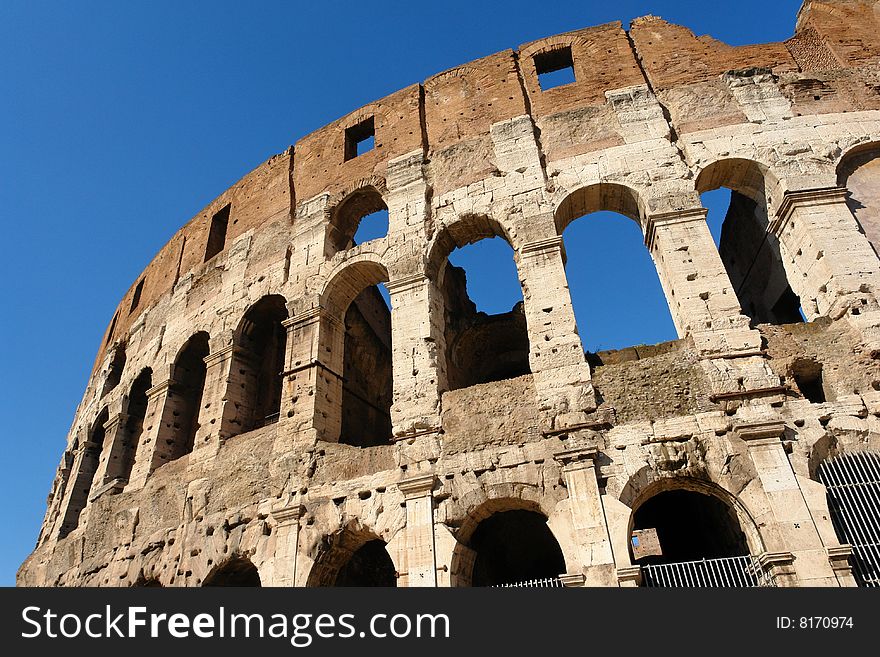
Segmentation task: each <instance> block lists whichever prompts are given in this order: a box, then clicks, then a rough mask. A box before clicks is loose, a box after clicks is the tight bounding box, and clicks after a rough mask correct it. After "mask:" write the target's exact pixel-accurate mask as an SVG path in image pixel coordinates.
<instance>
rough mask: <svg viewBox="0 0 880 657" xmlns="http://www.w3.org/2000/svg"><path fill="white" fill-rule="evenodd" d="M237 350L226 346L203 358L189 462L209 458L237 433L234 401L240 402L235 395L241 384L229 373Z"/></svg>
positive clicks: (204, 460)
mask: <svg viewBox="0 0 880 657" xmlns="http://www.w3.org/2000/svg"><path fill="white" fill-rule="evenodd" d="M236 353H237V349H236V347H234V346H232V345H229V346H226V347H223V348H221V349H218V350H217V351H215V352H213V353H210V354H208V355H207V356H205V358H204V361H205V386H204V388H203V389H202V401H201V404H200V407H199V409H198V414H199V419H198V423H199V428H198V431H196V435H195V440H194V442H193V451H192V456H191V457H190V463H195V462H207V461H210V460H211V459H213V458H214V457H215V456H216V455H217V452H218V450H219V449H220V447H221V446H222V445H223V443H224V442H225V441H226V439H227V438H229V437H230V436H232V435H235V434H236V433H238V431H236V425H235V422H236V420H237V419H238V412H237V410H236V403H235V402H237V401H239V400H238V399H237V397H236V395H238V394H240V393H239V392H238V391H239V389H240V386H236V385H234V377H233V376H231V374H232V366H233V363H234V362H235V355H236Z"/></svg>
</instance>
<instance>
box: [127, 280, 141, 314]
mask: <svg viewBox="0 0 880 657" xmlns="http://www.w3.org/2000/svg"><path fill="white" fill-rule="evenodd" d="M143 291H144V279H143V278H142V279H141V280H139V281H138V284H137V287H135V288H134V294H133V295H132V297H131V307H130V308H129V309H128V313H129V314H131V313H133V312H134V311H135V310H136V309H137V307H138V306H139V305H140V303H141V294H143Z"/></svg>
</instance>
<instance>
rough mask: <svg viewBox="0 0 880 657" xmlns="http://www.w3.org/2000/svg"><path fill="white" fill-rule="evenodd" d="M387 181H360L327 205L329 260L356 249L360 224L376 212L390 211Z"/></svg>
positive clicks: (327, 247)
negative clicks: (355, 240)
mask: <svg viewBox="0 0 880 657" xmlns="http://www.w3.org/2000/svg"><path fill="white" fill-rule="evenodd" d="M387 194H388V190H387V188H386V187H385V180H384V179H383V178H380V177H378V176H371V177H368V178H364V179H361V180H358V181H357V182H356V183H355V184H353V185H351V186H350V187H349V188H348V189H346V190H345V191H343V192H341V193H340V194H337V195H336V196H334V197H333V198H332V199H330V201H329V202H328V204H327V211H326V226H327V228H326V233H325V242H324V253H325V255H326V256H327V257H330V256H332V255H333V254H334V253H337V252H339V251H344V250H346V249H349V248H351V247H352V246H354V236H355V233H357V230H358V226H359V225H360V222H361V220H362V219H363V218H364V217H366V216H367V215H370V214H372V213H374V212H378V211H381V210H386V211H387V210H388V203H387V201H386V198H387Z"/></svg>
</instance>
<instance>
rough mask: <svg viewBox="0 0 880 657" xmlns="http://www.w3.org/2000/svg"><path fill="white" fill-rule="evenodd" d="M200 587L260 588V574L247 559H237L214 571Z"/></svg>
mask: <svg viewBox="0 0 880 657" xmlns="http://www.w3.org/2000/svg"><path fill="white" fill-rule="evenodd" d="M202 586H262V583H261V582H260V573H259V572H258V571H257V567H256V566H255V565H254V564H252V563H251V562H250V560H249V559H245V558H244V557H239V558H237V559H232V560H231V561H227V562H226V563H225V564H223V565H222V566H220V567H218V568H216V569H214V570H213V571H212V572H211V573H210V574H209V575H208V576H207V577H206V578H205V581H204V582H203V583H202Z"/></svg>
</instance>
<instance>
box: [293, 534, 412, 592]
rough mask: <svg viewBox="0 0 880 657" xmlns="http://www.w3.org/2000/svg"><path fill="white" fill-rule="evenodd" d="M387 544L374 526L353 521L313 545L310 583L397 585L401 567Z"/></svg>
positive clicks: (315, 585) (322, 584) (311, 585)
mask: <svg viewBox="0 0 880 657" xmlns="http://www.w3.org/2000/svg"><path fill="white" fill-rule="evenodd" d="M386 546H387V543H386V542H385V541H384V540H382V538H381V537H380V536H379V535H378V534H377V533H376V532H375V531H374V530H373V529H371V528H370V527H367V526H365V525H362V524H361V523H359V522H357V521H352V522H349V523H348V524H347V525H345V526H344V527H342V528H341V529H339V530H337V531H335V532H333V533H332V534H326V535H324V536H323V537H322V538H321V539H320V540H319V541H317V542H316V544H315V545H314V546H313V547H312V549H311V550H310V555H311V556H312V558H313V559H314V563H313V564H312V568H311V570H310V571H309V576H308V579H307V580H306V586H308V587H328V586H397V578H398V577H399V574H398V573H399V571H400V569H399V567H398V566H397V564H396V563H395V562H394V558H393V556H392V553H391V552H390V551H388V550H387V549H386Z"/></svg>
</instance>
